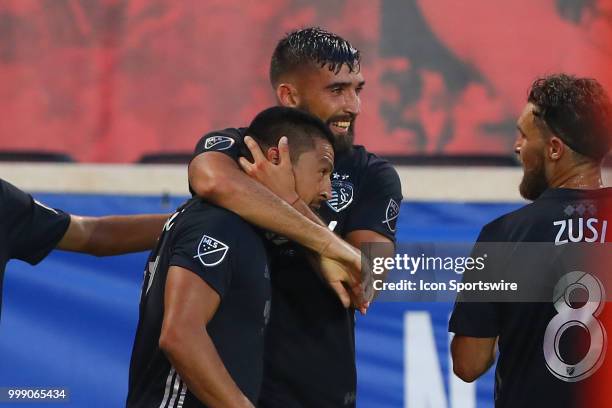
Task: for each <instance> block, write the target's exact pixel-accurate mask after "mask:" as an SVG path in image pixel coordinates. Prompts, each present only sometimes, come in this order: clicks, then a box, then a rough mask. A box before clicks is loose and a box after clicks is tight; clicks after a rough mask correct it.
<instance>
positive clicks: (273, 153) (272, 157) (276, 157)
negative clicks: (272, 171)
mask: <svg viewBox="0 0 612 408" xmlns="http://www.w3.org/2000/svg"><path fill="white" fill-rule="evenodd" d="M266 158H267V159H268V160H269V161H270V162H272V163H273V164H278V163H279V162H280V154H279V153H278V147H271V148H269V149H268V150H267V151H266Z"/></svg>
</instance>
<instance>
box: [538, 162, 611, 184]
mask: <svg viewBox="0 0 612 408" xmlns="http://www.w3.org/2000/svg"><path fill="white" fill-rule="evenodd" d="M549 185H550V187H552V188H572V189H575V190H596V189H599V188H603V187H604V185H603V182H602V180H601V168H600V167H599V166H598V165H595V164H592V163H584V164H579V165H576V166H572V167H571V168H570V169H568V170H567V171H565V172H562V173H561V174H559V175H558V176H557V177H553V179H552V180H551V181H550V183H549Z"/></svg>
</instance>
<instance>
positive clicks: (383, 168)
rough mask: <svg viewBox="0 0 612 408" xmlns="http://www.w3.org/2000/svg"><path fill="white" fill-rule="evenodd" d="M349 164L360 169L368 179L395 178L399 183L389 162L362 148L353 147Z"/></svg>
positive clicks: (395, 172)
mask: <svg viewBox="0 0 612 408" xmlns="http://www.w3.org/2000/svg"><path fill="white" fill-rule="evenodd" d="M351 163H353V164H354V165H355V166H357V167H361V168H362V169H363V171H364V172H365V173H366V174H367V176H368V177H377V176H379V175H381V176H385V177H395V178H397V180H398V181H399V175H398V174H397V170H395V168H394V167H393V165H392V164H391V163H389V161H387V160H385V159H383V158H381V157H379V156H378V155H376V154H375V153H372V152H369V151H368V150H367V149H366V148H365V147H364V146H361V145H354V146H353V151H352V157H351Z"/></svg>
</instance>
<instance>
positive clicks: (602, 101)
mask: <svg viewBox="0 0 612 408" xmlns="http://www.w3.org/2000/svg"><path fill="white" fill-rule="evenodd" d="M527 100H528V102H531V103H532V104H534V105H535V107H536V109H534V112H533V114H534V115H535V116H536V117H538V118H540V119H542V120H543V121H544V122H545V123H546V125H547V126H548V128H549V129H550V130H551V131H552V133H554V134H555V135H556V136H558V137H559V138H560V139H561V140H563V142H564V143H565V144H567V145H568V146H569V147H570V148H571V149H572V150H574V151H575V152H577V153H579V154H581V155H582V156H585V157H588V158H590V159H593V160H601V159H602V158H603V157H605V156H606V154H608V152H609V151H610V147H611V146H612V104H611V103H610V98H609V96H608V94H607V93H606V91H605V90H604V88H603V87H602V86H601V85H600V84H599V82H597V81H596V80H595V79H590V78H577V77H575V76H572V75H566V74H554V75H550V76H546V77H542V78H538V79H537V80H535V82H534V83H533V84H532V85H531V89H530V90H529V96H528V98H527Z"/></svg>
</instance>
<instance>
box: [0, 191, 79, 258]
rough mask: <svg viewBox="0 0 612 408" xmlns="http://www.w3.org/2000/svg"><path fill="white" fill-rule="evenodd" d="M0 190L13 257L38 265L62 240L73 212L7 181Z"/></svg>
mask: <svg viewBox="0 0 612 408" xmlns="http://www.w3.org/2000/svg"><path fill="white" fill-rule="evenodd" d="M0 190H1V193H0V199H1V200H2V202H1V203H0V205H1V207H2V215H1V217H2V224H3V228H5V234H6V237H7V243H8V245H9V246H10V257H11V258H15V259H20V260H22V261H25V262H28V263H29V264H32V265H35V264H37V263H38V262H40V261H41V260H42V259H43V258H44V257H45V256H47V254H48V253H49V252H50V251H51V250H52V249H53V248H55V246H56V245H57V243H58V242H59V241H60V240H61V239H62V237H63V236H64V234H65V233H66V230H67V229H68V225H69V224H70V215H68V214H66V213H64V212H62V211H60V210H56V209H53V208H50V207H47V206H46V205H44V204H42V203H40V202H38V201H36V200H34V199H33V198H32V196H30V195H29V194H26V193H25V192H23V191H21V190H20V189H18V188H17V187H15V186H13V185H12V184H10V183H8V182H5V181H4V180H2V182H1V185H0Z"/></svg>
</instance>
